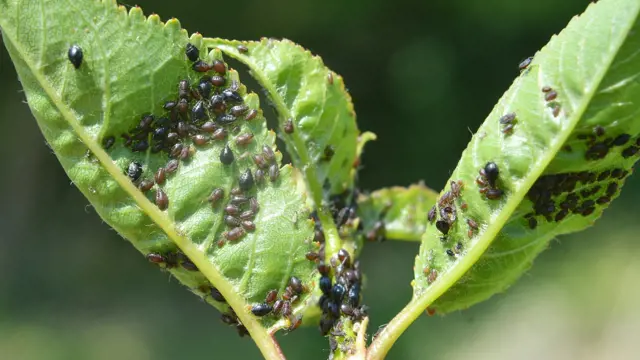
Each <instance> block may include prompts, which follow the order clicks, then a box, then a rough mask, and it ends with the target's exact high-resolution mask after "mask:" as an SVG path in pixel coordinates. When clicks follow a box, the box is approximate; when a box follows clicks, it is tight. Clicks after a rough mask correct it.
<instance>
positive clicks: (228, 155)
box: [220, 144, 235, 165]
mask: <svg viewBox="0 0 640 360" xmlns="http://www.w3.org/2000/svg"><path fill="white" fill-rule="evenodd" d="M234 159H235V156H234V155H233V151H231V148H230V147H229V144H227V145H226V146H225V147H224V149H222V151H221V152H220V162H221V163H223V164H225V165H231V163H233V160H234Z"/></svg>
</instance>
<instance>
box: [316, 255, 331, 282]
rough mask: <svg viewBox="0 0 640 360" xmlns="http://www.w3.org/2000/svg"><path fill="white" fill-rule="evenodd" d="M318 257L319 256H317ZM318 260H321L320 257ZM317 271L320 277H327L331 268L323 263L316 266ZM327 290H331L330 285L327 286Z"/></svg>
mask: <svg viewBox="0 0 640 360" xmlns="http://www.w3.org/2000/svg"><path fill="white" fill-rule="evenodd" d="M318 256H320V254H318ZM320 258H322V256H320ZM317 269H318V272H319V273H320V275H323V276H329V273H330V272H331V268H330V267H329V266H328V265H327V264H325V263H323V262H321V263H319V264H318V266H317ZM320 280H322V279H320ZM329 283H331V280H329ZM329 288H331V284H329Z"/></svg>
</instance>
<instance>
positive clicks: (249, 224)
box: [241, 220, 256, 232]
mask: <svg viewBox="0 0 640 360" xmlns="http://www.w3.org/2000/svg"><path fill="white" fill-rule="evenodd" d="M241 225H242V228H244V229H245V230H247V231H248V232H254V231H256V224H255V223H254V222H253V221H251V220H244V221H243V222H242V224H241Z"/></svg>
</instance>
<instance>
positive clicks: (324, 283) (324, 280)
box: [318, 265, 331, 296]
mask: <svg viewBox="0 0 640 360" xmlns="http://www.w3.org/2000/svg"><path fill="white" fill-rule="evenodd" d="M318 267H320V266H319V265H318ZM319 286H320V290H322V293H324V294H325V295H327V296H329V295H330V294H331V278H329V277H328V276H324V275H323V276H321V277H320V281H319Z"/></svg>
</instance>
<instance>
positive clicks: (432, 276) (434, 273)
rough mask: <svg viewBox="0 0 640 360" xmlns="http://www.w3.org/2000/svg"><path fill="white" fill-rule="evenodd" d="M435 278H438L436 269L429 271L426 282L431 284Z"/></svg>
mask: <svg viewBox="0 0 640 360" xmlns="http://www.w3.org/2000/svg"><path fill="white" fill-rule="evenodd" d="M437 278H438V271H437V270H436V269H431V272H430V273H429V276H427V282H428V283H429V284H431V283H432V282H434V281H436V279H437Z"/></svg>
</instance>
